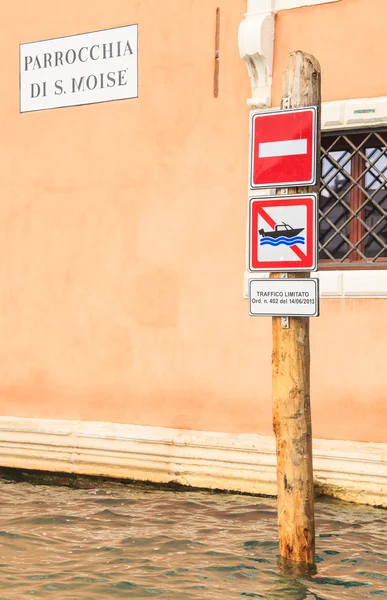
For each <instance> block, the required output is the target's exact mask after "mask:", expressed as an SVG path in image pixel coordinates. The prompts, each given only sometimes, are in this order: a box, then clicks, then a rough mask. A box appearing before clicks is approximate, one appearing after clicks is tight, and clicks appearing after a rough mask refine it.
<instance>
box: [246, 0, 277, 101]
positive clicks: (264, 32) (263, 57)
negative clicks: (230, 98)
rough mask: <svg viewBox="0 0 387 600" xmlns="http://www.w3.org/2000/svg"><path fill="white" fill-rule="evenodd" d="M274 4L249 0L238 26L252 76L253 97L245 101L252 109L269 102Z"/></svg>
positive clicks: (267, 1) (271, 0) (266, 1)
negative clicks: (246, 9) (243, 16)
mask: <svg viewBox="0 0 387 600" xmlns="http://www.w3.org/2000/svg"><path fill="white" fill-rule="evenodd" d="M258 4H259V5H260V8H258ZM250 5H251V6H250ZM273 6H274V2H273V0H260V1H259V2H256V4H254V3H253V2H250V3H249V9H251V10H250V12H248V13H246V14H245V18H244V20H243V21H242V23H241V24H240V26H239V40H238V42H239V52H240V55H241V57H242V58H243V60H244V61H245V62H246V64H247V69H248V72H249V76H250V78H251V91H252V97H251V98H250V99H249V100H248V102H247V104H248V106H249V107H250V108H251V109H260V108H268V107H270V106H271V82H272V72H273V55H274V21H275V11H274V9H273ZM254 9H255V10H254Z"/></svg>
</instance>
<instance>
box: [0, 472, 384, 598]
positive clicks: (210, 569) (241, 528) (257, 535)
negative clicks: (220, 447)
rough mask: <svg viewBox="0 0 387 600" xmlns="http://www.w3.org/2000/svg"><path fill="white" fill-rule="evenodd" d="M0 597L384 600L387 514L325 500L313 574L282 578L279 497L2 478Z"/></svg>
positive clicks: (318, 509) (320, 510)
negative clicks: (72, 486) (82, 487)
mask: <svg viewBox="0 0 387 600" xmlns="http://www.w3.org/2000/svg"><path fill="white" fill-rule="evenodd" d="M0 507H1V510H0V582H1V586H0V599H1V600H10V599H15V600H16V599H17V600H20V599H23V598H32V597H33V598H52V599H53V600H62V599H63V600H70V599H71V600H77V599H82V600H86V599H93V600H98V599H99V598H101V599H102V598H103V599H110V598H112V599H113V598H155V597H161V598H168V599H171V600H172V599H175V600H196V599H197V600H199V599H204V600H215V599H219V600H229V599H234V598H235V599H236V598H239V599H241V600H243V599H247V598H270V599H274V598H280V599H282V598H286V599H290V600H304V599H305V600H310V599H316V600H317V599H318V600H325V599H326V600H328V599H334V598H335V599H336V598H337V599H340V600H343V599H349V600H356V599H358V598H361V599H364V598H370V599H375V598H387V512H386V511H383V510H378V509H372V508H367V507H361V506H356V505H353V504H345V503H340V502H334V501H327V500H325V501H319V502H317V505H316V517H317V561H318V564H317V567H318V572H317V574H316V575H314V576H312V577H309V578H308V577H304V578H302V577H301V578H296V577H291V576H286V575H283V574H281V572H280V569H279V567H278V562H277V554H278V551H277V542H276V537H277V530H276V513H275V501H274V500H269V499H263V498H254V497H248V496H238V495H232V494H210V493H208V494H207V493H199V492H193V493H189V492H184V493H182V492H169V491H154V490H151V489H144V488H142V489H141V488H139V487H136V486H132V485H131V486H120V485H112V486H111V488H109V489H106V488H104V489H93V490H90V489H88V490H76V489H68V488H61V487H48V486H34V485H31V484H28V483H6V482H0Z"/></svg>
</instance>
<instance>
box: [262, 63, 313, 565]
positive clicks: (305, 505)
mask: <svg viewBox="0 0 387 600" xmlns="http://www.w3.org/2000/svg"><path fill="white" fill-rule="evenodd" d="M306 106H317V107H319V110H318V151H319V149H320V137H321V135H320V108H321V73H320V65H319V63H318V61H317V60H316V59H315V58H314V57H313V56H310V55H308V54H305V53H303V52H300V51H297V52H292V53H291V54H290V55H289V60H288V64H287V68H286V71H285V75H284V82H283V98H282V106H281V107H282V109H287V108H301V107H306ZM317 181H319V173H318V178H317ZM306 191H307V192H316V191H318V186H315V187H309V188H305V187H304V188H292V189H289V190H288V193H304V192H306ZM271 277H280V274H279V273H272V274H271ZM288 277H289V278H294V277H309V273H288ZM272 321H273V355H272V377H273V426H274V433H275V437H276V447H277V480H278V526H279V546H280V554H281V556H282V557H283V558H284V559H287V560H291V561H294V562H303V563H309V564H313V563H314V559H315V528H314V491H313V465H312V423H311V410H310V349H309V318H308V317H290V318H289V327H288V328H287V329H286V328H283V326H282V318H281V317H273V320H272Z"/></svg>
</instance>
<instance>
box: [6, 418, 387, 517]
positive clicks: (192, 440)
mask: <svg viewBox="0 0 387 600" xmlns="http://www.w3.org/2000/svg"><path fill="white" fill-rule="evenodd" d="M313 454H314V472H315V482H316V484H317V486H318V489H319V491H321V492H322V493H324V494H328V495H330V496H334V497H336V498H341V499H344V500H350V501H353V502H359V503H363V504H372V505H375V506H385V507H387V444H374V443H362V442H346V441H330V440H314V441H313ZM275 465H276V456H275V445H274V439H273V437H271V436H261V435H252V434H245V435H232V434H227V433H213V432H203V431H186V430H179V429H167V428H163V427H144V426H138V425H121V424H117V423H100V422H82V421H60V420H49V419H23V418H17V417H2V418H0V467H10V468H22V469H34V470H44V471H54V472H63V473H78V474H82V475H100V476H106V477H113V478H123V479H131V480H138V481H152V482H157V483H170V482H174V483H180V484H183V485H187V486H193V487H201V488H208V489H219V490H231V491H238V492H248V493H254V494H266V495H270V496H271V495H273V496H274V495H275V494H276V487H277V486H276V469H275Z"/></svg>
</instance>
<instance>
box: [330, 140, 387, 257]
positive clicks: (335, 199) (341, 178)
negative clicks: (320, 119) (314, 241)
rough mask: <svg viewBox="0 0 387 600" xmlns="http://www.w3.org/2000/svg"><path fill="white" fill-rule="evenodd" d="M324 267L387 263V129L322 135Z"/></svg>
mask: <svg viewBox="0 0 387 600" xmlns="http://www.w3.org/2000/svg"><path fill="white" fill-rule="evenodd" d="M321 161H322V165H321V189H320V214H319V223H320V251H319V259H320V268H336V269H337V268H339V269H342V268H357V269H359V268H366V267H370V268H374V269H375V268H387V129H386V130H380V131H379V130H378V131H375V130H369V131H365V130H361V131H357V132H356V131H353V132H346V133H334V134H332V133H331V132H329V133H326V134H323V136H322V156H321Z"/></svg>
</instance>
